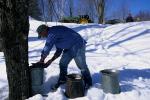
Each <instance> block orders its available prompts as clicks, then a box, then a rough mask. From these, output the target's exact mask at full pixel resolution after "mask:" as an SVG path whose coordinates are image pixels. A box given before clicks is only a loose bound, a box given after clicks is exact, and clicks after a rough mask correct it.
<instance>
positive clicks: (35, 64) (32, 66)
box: [30, 62, 45, 69]
mask: <svg viewBox="0 0 150 100" xmlns="http://www.w3.org/2000/svg"><path fill="white" fill-rule="evenodd" d="M44 66H45V65H44V63H39V62H38V63H32V65H31V66H30V69H33V68H44Z"/></svg>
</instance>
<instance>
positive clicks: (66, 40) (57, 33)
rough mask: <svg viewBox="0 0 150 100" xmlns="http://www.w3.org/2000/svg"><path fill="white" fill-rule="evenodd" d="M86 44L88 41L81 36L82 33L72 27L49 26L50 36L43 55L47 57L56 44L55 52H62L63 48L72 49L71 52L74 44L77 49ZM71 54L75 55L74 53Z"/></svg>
mask: <svg viewBox="0 0 150 100" xmlns="http://www.w3.org/2000/svg"><path fill="white" fill-rule="evenodd" d="M85 44H86V41H85V40H84V39H83V38H82V37H81V36H80V34H78V33H77V32H75V31H74V30H72V29H70V28H67V27H65V26H53V27H49V30H48V37H47V39H46V43H45V46H44V48H43V50H42V56H45V57H46V56H47V55H48V54H49V52H50V51H51V49H52V48H53V46H54V45H55V47H56V49H57V50H56V53H55V54H60V53H61V52H62V50H68V51H69V50H70V52H71V51H72V50H71V49H73V48H72V47H73V46H74V49H75V50H77V49H78V48H81V47H82V46H83V45H85ZM75 50H74V51H75ZM71 54H72V55H74V54H73V53H71Z"/></svg>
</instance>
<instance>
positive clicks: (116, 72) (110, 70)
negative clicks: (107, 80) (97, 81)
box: [101, 69, 119, 75]
mask: <svg viewBox="0 0 150 100" xmlns="http://www.w3.org/2000/svg"><path fill="white" fill-rule="evenodd" d="M101 73H102V74H109V75H114V74H118V73H119V71H118V70H115V69H105V70H102V71H101Z"/></svg>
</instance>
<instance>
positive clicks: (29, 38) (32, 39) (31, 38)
mask: <svg viewBox="0 0 150 100" xmlns="http://www.w3.org/2000/svg"><path fill="white" fill-rule="evenodd" d="M41 40H46V38H40V39H39V38H38V37H28V41H29V42H33V41H41Z"/></svg>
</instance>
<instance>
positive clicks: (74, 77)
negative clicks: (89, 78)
mask: <svg viewBox="0 0 150 100" xmlns="http://www.w3.org/2000/svg"><path fill="white" fill-rule="evenodd" d="M84 91H85V89H84V82H83V79H82V77H81V75H79V74H70V75H67V84H66V91H65V95H66V96H67V97H68V98H77V97H83V96H84Z"/></svg>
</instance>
